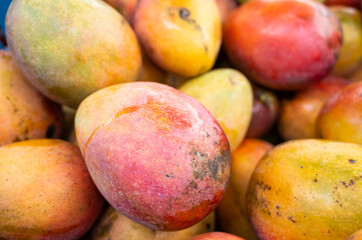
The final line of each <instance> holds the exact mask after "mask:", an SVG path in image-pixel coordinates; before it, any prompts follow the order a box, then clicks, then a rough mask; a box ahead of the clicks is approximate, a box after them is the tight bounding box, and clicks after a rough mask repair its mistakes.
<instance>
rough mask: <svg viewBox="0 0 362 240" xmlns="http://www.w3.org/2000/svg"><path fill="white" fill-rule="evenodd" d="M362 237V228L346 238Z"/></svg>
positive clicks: (353, 239)
mask: <svg viewBox="0 0 362 240" xmlns="http://www.w3.org/2000/svg"><path fill="white" fill-rule="evenodd" d="M361 239H362V229H360V230H358V231H357V232H355V233H353V234H352V235H351V236H349V237H348V238H346V240H361Z"/></svg>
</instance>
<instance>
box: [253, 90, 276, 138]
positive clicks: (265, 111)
mask: <svg viewBox="0 0 362 240" xmlns="http://www.w3.org/2000/svg"><path fill="white" fill-rule="evenodd" d="M252 88H253V109H252V115H251V120H250V124H249V128H248V131H247V133H246V136H247V137H249V138H255V137H260V136H262V135H264V134H265V133H267V132H268V131H269V130H270V129H271V128H272V126H273V125H274V123H275V122H276V120H277V117H278V115H279V113H280V104H279V100H278V98H277V97H276V96H275V94H274V93H273V92H271V91H268V90H266V89H264V88H260V87H257V86H256V85H254V84H253V85H252Z"/></svg>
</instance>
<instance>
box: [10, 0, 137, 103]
mask: <svg viewBox="0 0 362 240" xmlns="http://www.w3.org/2000/svg"><path fill="white" fill-rule="evenodd" d="M74 12H76V13H77V14H74ZM5 26H6V35H7V40H8V44H9V48H10V50H11V52H12V54H13V56H14V58H15V60H16V63H17V64H18V65H19V67H20V68H21V69H22V71H23V72H24V73H25V75H26V76H27V77H28V78H29V81H30V82H31V84H32V85H34V86H35V87H36V88H37V89H38V90H40V92H42V93H43V94H44V95H46V96H47V97H49V98H50V99H52V100H54V101H56V102H58V103H61V104H65V105H67V106H69V107H73V108H76V107H77V106H78V105H79V103H80V102H81V101H82V100H83V99H84V98H85V97H86V96H88V95H89V94H91V93H92V92H94V91H96V90H98V89H100V88H103V87H106V86H109V85H113V84H117V83H123V82H129V81H135V80H136V79H137V77H138V73H139V70H140V66H141V53H140V49H139V45H138V42H137V38H136V36H135V34H134V32H133V30H132V29H131V27H130V26H129V25H128V23H127V21H125V20H124V19H123V17H122V16H121V15H120V14H119V13H118V12H117V11H116V10H114V9H113V8H112V7H110V6H109V5H108V4H106V3H104V2H103V1H100V0H88V1H82V0H75V1H73V0H62V1H60V0H57V1H41V0H30V1H25V0H15V1H12V3H11V5H10V7H9V10H8V12H7V15H6V23H5Z"/></svg>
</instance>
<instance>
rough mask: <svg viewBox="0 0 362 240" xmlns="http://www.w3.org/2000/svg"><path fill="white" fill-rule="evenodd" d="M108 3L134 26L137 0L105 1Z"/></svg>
mask: <svg viewBox="0 0 362 240" xmlns="http://www.w3.org/2000/svg"><path fill="white" fill-rule="evenodd" d="M104 1H105V2H106V3H108V4H109V5H111V6H112V7H114V8H115V9H116V10H117V11H118V12H119V13H120V14H122V16H123V17H124V18H125V19H126V20H127V21H128V22H129V23H131V24H132V20H133V15H134V11H135V9H136V5H137V0H104Z"/></svg>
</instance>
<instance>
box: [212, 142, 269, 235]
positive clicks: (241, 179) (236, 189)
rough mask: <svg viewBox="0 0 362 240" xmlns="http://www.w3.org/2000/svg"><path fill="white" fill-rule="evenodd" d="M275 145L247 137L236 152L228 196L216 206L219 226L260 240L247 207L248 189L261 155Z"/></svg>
mask: <svg viewBox="0 0 362 240" xmlns="http://www.w3.org/2000/svg"><path fill="white" fill-rule="evenodd" d="M272 148H273V145H271V144H270V143H268V142H265V141H262V140H259V139H250V138H249V139H245V140H244V141H243V142H242V143H241V144H240V146H238V148H237V149H236V150H235V151H233V152H232V155H231V156H232V158H231V178H230V182H229V186H228V188H227V189H226V192H225V196H224V198H223V199H222V200H221V203H220V205H219V206H218V207H217V208H216V216H217V218H216V219H217V222H218V226H219V229H220V230H222V231H225V232H228V233H232V234H235V235H237V236H239V237H243V238H246V239H248V240H258V238H257V237H256V234H255V232H254V231H253V229H252V227H251V224H250V222H249V220H248V214H247V211H246V191H247V188H248V184H249V181H250V178H251V175H252V173H253V171H254V169H255V167H256V165H257V164H258V163H259V161H260V159H261V158H262V157H263V156H264V155H265V153H266V152H268V151H269V150H270V149H272Z"/></svg>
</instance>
